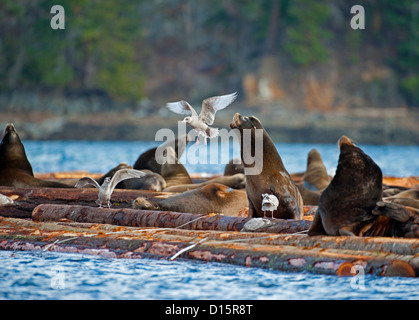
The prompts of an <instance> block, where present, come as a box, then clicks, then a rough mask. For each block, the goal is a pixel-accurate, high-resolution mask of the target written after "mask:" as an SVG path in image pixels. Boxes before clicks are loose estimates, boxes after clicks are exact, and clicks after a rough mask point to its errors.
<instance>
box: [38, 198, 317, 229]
mask: <svg viewBox="0 0 419 320" xmlns="http://www.w3.org/2000/svg"><path fill="white" fill-rule="evenodd" d="M32 218H33V219H34V220H36V221H59V220H62V219H68V220H72V221H76V222H90V223H101V224H104V223H107V224H114V225H120V226H133V227H157V228H177V227H180V226H182V225H184V224H186V225H185V226H184V227H183V228H184V229H191V230H220V231H240V230H241V229H242V228H243V225H244V224H245V223H246V222H247V221H249V220H250V218H243V217H229V216H223V215H213V216H203V215H197V214H191V213H179V212H172V211H151V210H134V209H125V208H124V209H108V208H92V207H84V206H63V205H49V204H43V205H39V206H38V207H36V208H35V209H34V211H33V214H32ZM275 223H276V225H274V226H272V227H269V232H272V233H295V232H301V231H304V230H308V228H309V227H310V225H311V221H306V220H301V221H297V220H281V219H277V220H276V221H275Z"/></svg>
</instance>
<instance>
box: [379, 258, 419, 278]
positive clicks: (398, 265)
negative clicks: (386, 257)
mask: <svg viewBox="0 0 419 320" xmlns="http://www.w3.org/2000/svg"><path fill="white" fill-rule="evenodd" d="M382 275H383V276H385V277H414V276H415V270H414V269H413V267H412V266H411V265H410V263H408V262H406V261H401V260H395V261H393V262H391V263H390V264H389V265H388V266H387V268H386V269H385V270H384V272H383V274H382Z"/></svg>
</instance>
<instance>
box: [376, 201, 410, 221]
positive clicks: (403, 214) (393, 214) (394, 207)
mask: <svg viewBox="0 0 419 320" xmlns="http://www.w3.org/2000/svg"><path fill="white" fill-rule="evenodd" d="M372 214H374V215H380V216H384V217H388V218H390V219H393V220H396V221H399V222H406V221H407V220H409V217H410V213H409V211H407V210H406V209H405V208H404V207H403V206H402V205H399V204H396V203H390V202H385V201H378V202H377V206H376V207H375V208H374V209H373V210H372Z"/></svg>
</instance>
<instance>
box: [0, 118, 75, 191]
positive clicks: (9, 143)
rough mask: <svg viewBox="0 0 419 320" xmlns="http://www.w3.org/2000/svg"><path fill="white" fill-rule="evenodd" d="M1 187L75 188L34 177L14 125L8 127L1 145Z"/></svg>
mask: <svg viewBox="0 0 419 320" xmlns="http://www.w3.org/2000/svg"><path fill="white" fill-rule="evenodd" d="M0 185H2V186H8V187H16V188H25V187H49V188H73V187H72V186H70V185H67V184H63V183H59V182H55V181H47V180H41V179H37V178H35V177H34V175H33V170H32V166H31V164H30V163H29V160H28V158H27V156H26V152H25V147H24V146H23V144H22V141H21V140H20V137H19V135H18V133H17V131H16V129H15V127H14V125H13V124H12V123H9V124H7V125H6V128H5V130H4V134H3V139H2V141H1V144H0Z"/></svg>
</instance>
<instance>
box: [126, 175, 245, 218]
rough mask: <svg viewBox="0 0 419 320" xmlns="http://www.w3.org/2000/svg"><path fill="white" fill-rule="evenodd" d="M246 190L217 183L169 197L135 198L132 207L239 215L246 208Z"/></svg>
mask: <svg viewBox="0 0 419 320" xmlns="http://www.w3.org/2000/svg"><path fill="white" fill-rule="evenodd" d="M247 203H248V202H247V195H246V192H244V191H241V190H235V189H232V188H229V187H226V186H224V185H221V184H217V183H210V184H208V185H206V186H204V187H201V188H199V189H194V190H191V191H186V192H184V193H181V194H178V195H175V196H172V197H170V198H165V199H163V198H142V197H140V198H137V199H135V200H134V202H133V208H135V209H141V210H160V211H175V212H185V213H195V214H208V213H221V214H223V215H226V216H239V213H240V211H241V210H243V209H244V208H247Z"/></svg>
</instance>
